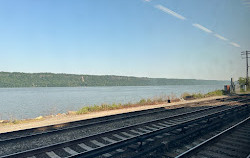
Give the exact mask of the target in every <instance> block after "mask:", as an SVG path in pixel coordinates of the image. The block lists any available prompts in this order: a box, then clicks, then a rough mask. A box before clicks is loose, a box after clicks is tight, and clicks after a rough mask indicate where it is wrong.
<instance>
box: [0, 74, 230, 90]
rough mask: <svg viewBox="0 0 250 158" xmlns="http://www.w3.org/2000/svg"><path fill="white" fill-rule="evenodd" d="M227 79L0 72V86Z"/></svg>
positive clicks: (196, 82)
mask: <svg viewBox="0 0 250 158" xmlns="http://www.w3.org/2000/svg"><path fill="white" fill-rule="evenodd" d="M228 83H229V81H217V80H196V79H166V78H147V77H129V76H113V75H102V76H98V75H76V74H55V73H20V72H0V87H2V88H3V87H86V86H160V85H215V84H228Z"/></svg>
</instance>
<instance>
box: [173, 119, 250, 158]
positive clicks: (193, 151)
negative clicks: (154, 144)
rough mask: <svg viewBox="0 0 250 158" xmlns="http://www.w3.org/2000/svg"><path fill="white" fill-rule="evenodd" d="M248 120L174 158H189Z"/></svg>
mask: <svg viewBox="0 0 250 158" xmlns="http://www.w3.org/2000/svg"><path fill="white" fill-rule="evenodd" d="M248 120H250V117H248V118H246V119H244V120H243V121H240V122H239V123H237V124H235V125H233V126H231V127H230V128H228V129H226V130H224V131H222V132H220V133H219V134H217V135H215V136H213V137H211V138H209V139H207V140H205V141H204V142H202V143H200V144H198V145H196V146H195V147H193V148H191V149H189V150H187V151H186V152H184V153H182V154H180V155H178V156H176V157H175V158H185V157H189V156H191V155H192V154H194V153H196V152H197V151H199V150H200V149H201V148H203V147H204V146H206V145H208V144H210V143H212V142H214V141H215V140H217V139H219V138H221V137H223V136H224V135H226V134H228V133H229V132H232V130H234V129H236V128H237V127H239V126H241V125H242V124H244V123H246V122H247V121H248Z"/></svg>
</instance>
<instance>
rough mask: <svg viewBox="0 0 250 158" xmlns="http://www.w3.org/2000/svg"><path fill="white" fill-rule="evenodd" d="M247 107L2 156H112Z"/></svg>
mask: <svg viewBox="0 0 250 158" xmlns="http://www.w3.org/2000/svg"><path fill="white" fill-rule="evenodd" d="M246 110H249V106H248V104H244V105H242V106H232V107H228V106H217V107H209V108H207V109H206V110H204V109H202V110H196V111H193V112H189V113H185V114H179V115H175V116H171V117H166V118H161V119H156V120H152V121H148V122H143V123H139V124H135V125H131V126H126V127H122V128H118V129H114V130H111V131H106V132H103V133H99V134H95V135H92V136H88V137H83V138H80V139H75V140H71V141H67V142H62V143H58V144H54V145H49V146H46V147H41V148H36V149H32V150H27V151H23V152H19V153H15V154H11V155H6V156H2V157H1V158H12V157H33V158H35V157H36V158H40V157H44V158H46V157H48V158H59V157H67V158H70V157H96V156H103V157H109V156H113V155H115V154H117V153H118V154H119V153H124V152H125V150H124V149H122V148H124V147H125V146H129V145H131V144H134V143H138V142H141V144H143V142H144V143H145V141H146V142H147V141H149V142H150V141H152V140H151V139H152V137H157V136H158V137H159V138H160V137H163V136H164V135H165V136H166V135H168V134H169V132H171V131H174V130H181V131H182V130H184V129H185V128H186V127H190V126H191V127H192V126H194V125H195V124H196V125H197V123H202V122H209V120H211V119H215V118H222V117H223V116H225V115H232V114H234V113H240V112H244V111H246ZM113 152H115V153H113Z"/></svg>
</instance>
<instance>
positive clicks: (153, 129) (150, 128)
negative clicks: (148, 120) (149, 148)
mask: <svg viewBox="0 0 250 158" xmlns="http://www.w3.org/2000/svg"><path fill="white" fill-rule="evenodd" d="M145 127H146V128H147V129H149V130H151V131H155V130H157V128H153V127H149V126H145Z"/></svg>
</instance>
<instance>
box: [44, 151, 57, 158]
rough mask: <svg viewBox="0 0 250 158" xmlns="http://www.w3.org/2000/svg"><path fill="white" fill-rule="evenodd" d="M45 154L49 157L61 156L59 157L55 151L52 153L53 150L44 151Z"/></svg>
mask: <svg viewBox="0 0 250 158" xmlns="http://www.w3.org/2000/svg"><path fill="white" fill-rule="evenodd" d="M46 154H47V155H48V156H49V157H50V158H61V157H60V156H58V155H57V154H56V153H54V151H50V152H46Z"/></svg>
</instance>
